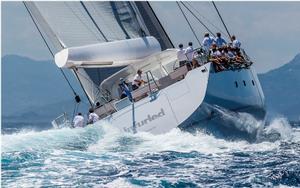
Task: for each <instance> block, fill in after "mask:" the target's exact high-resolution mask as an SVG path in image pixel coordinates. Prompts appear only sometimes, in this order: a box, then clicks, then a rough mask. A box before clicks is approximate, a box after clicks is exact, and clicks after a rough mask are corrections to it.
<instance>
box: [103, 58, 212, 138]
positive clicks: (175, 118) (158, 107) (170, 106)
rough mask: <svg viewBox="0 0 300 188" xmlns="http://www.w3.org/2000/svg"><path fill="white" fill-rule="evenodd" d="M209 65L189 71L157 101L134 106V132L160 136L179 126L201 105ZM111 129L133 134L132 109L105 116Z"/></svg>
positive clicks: (147, 99) (148, 99)
mask: <svg viewBox="0 0 300 188" xmlns="http://www.w3.org/2000/svg"><path fill="white" fill-rule="evenodd" d="M209 72H210V64H206V65H205V66H202V67H200V68H197V69H194V70H192V71H189V72H188V74H187V75H186V77H185V79H183V80H181V81H178V82H177V83H175V84H172V85H171V86H169V87H166V88H164V89H162V90H160V91H159V92H158V93H157V96H156V99H155V100H151V98H150V97H146V98H144V99H142V100H140V101H138V102H136V103H135V121H136V131H137V132H140V131H143V132H150V133H153V134H162V133H165V132H168V131H170V130H171V129H173V128H176V127H178V126H179V125H180V124H182V123H183V122H184V121H185V120H186V119H187V117H190V116H191V115H192V114H193V112H195V111H196V109H197V108H198V107H199V105H200V104H201V103H202V102H203V100H204V98H205V94H206V89H207V83H208V78H209ZM102 121H109V122H110V123H111V124H112V126H115V127H118V128H119V129H121V130H123V131H126V132H133V118H132V106H131V105H129V106H128V107H126V108H123V109H121V110H120V111H117V112H115V113H113V114H112V115H110V116H108V117H106V118H105V119H103V120H102Z"/></svg>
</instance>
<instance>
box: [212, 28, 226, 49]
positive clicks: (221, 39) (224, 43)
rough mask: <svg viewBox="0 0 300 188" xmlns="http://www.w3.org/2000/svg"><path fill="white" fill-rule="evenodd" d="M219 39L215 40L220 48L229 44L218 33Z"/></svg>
mask: <svg viewBox="0 0 300 188" xmlns="http://www.w3.org/2000/svg"><path fill="white" fill-rule="evenodd" d="M216 34H217V37H216V38H215V39H214V40H215V43H216V45H217V47H218V48H221V47H223V46H225V45H226V44H227V42H226V41H225V40H224V39H223V38H222V37H221V33H219V32H218V33H216Z"/></svg>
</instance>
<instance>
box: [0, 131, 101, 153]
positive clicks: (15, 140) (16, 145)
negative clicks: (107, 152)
mask: <svg viewBox="0 0 300 188" xmlns="http://www.w3.org/2000/svg"><path fill="white" fill-rule="evenodd" d="M88 132H93V133H96V134H99V135H100V136H101V134H103V131H102V128H101V126H88V127H85V128H77V129H70V128H62V129H50V130H45V131H40V132H37V131H32V130H30V131H28V130H26V131H21V132H19V133H15V134H10V135H1V137H2V138H1V139H2V143H1V145H2V152H9V151H21V150H40V149H50V148H57V147H60V146H63V145H64V144H68V143H72V142H75V141H77V140H80V139H86V138H85V134H87V133H88Z"/></svg>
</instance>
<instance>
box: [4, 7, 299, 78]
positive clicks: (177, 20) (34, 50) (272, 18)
mask: <svg viewBox="0 0 300 188" xmlns="http://www.w3.org/2000/svg"><path fill="white" fill-rule="evenodd" d="M190 4H191V5H192V7H193V8H195V9H194V10H193V11H194V13H195V14H197V16H198V17H199V18H200V19H201V20H202V21H204V22H205V23H206V24H207V26H209V27H210V28H213V31H214V32H218V31H220V30H221V31H223V32H224V34H223V36H224V37H226V32H225V29H224V28H223V27H222V24H221V21H220V19H219V17H218V15H217V13H216V11H215V10H214V9H213V6H212V3H211V2H190ZM1 5H2V7H1V9H2V11H1V21H2V23H1V26H2V29H1V32H2V33H1V41H2V42H1V52H2V56H4V55H8V54H17V55H22V56H27V57H30V58H33V59H38V60H45V59H51V55H50V54H49V52H48V50H47V48H46V46H45V44H44V43H43V41H42V39H41V37H40V35H39V34H38V32H37V30H36V28H35V27H34V25H33V23H32V21H31V19H30V17H29V15H28V13H27V12H26V10H25V8H24V6H23V4H22V2H2V3H1ZM151 5H152V7H153V9H154V10H155V12H156V13H157V16H158V17H159V19H160V21H161V23H162V24H163V26H164V27H165V29H166V31H167V33H168V34H169V35H170V38H171V39H172V41H173V43H174V44H175V45H176V46H177V45H178V44H179V43H183V44H187V43H188V42H189V41H192V42H193V43H194V44H195V45H194V46H195V47H197V46H199V45H198V43H197V40H196V38H195V36H194V35H193V33H192V32H191V30H190V28H189V26H188V24H187V22H186V21H185V20H184V17H183V15H182V14H181V12H180V10H179V9H178V6H177V4H176V3H175V2H151ZM216 5H217V7H218V8H219V11H220V13H221V14H222V16H223V19H224V21H225V23H226V25H227V27H228V29H229V31H230V33H231V34H234V35H236V36H237V38H238V39H239V40H240V41H241V42H242V47H243V48H244V49H245V50H246V52H247V53H248V55H249V56H250V57H251V58H252V60H253V61H254V62H255V63H254V66H255V68H256V70H257V72H259V73H263V72H267V71H269V70H272V69H274V68H277V67H279V66H282V65H283V64H285V63H287V62H289V61H290V60H291V59H292V58H293V57H294V56H295V55H296V54H298V53H300V45H299V41H300V39H299V36H298V35H299V34H300V22H299V18H300V11H299V10H300V2H257V1H256V2H216ZM185 13H186V15H187V17H188V19H189V21H190V22H191V24H192V26H193V29H195V31H196V33H197V36H198V38H199V39H200V40H202V39H203V33H204V32H205V29H204V28H203V27H202V26H201V25H200V24H199V22H198V21H197V20H196V19H195V18H194V17H192V16H191V15H190V14H189V12H187V11H186V10H185ZM199 13H200V14H201V15H199ZM207 20H209V21H207ZM210 23H213V25H211V24H210ZM215 27H217V28H218V29H216V28H215Z"/></svg>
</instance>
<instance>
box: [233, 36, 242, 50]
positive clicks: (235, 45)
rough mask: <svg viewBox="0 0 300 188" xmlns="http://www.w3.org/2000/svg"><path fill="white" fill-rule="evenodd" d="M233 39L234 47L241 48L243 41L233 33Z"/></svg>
mask: <svg viewBox="0 0 300 188" xmlns="http://www.w3.org/2000/svg"><path fill="white" fill-rule="evenodd" d="M231 41H232V47H233V48H234V49H239V48H240V47H241V42H240V41H239V40H238V39H236V37H235V36H234V35H232V37H231Z"/></svg>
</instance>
